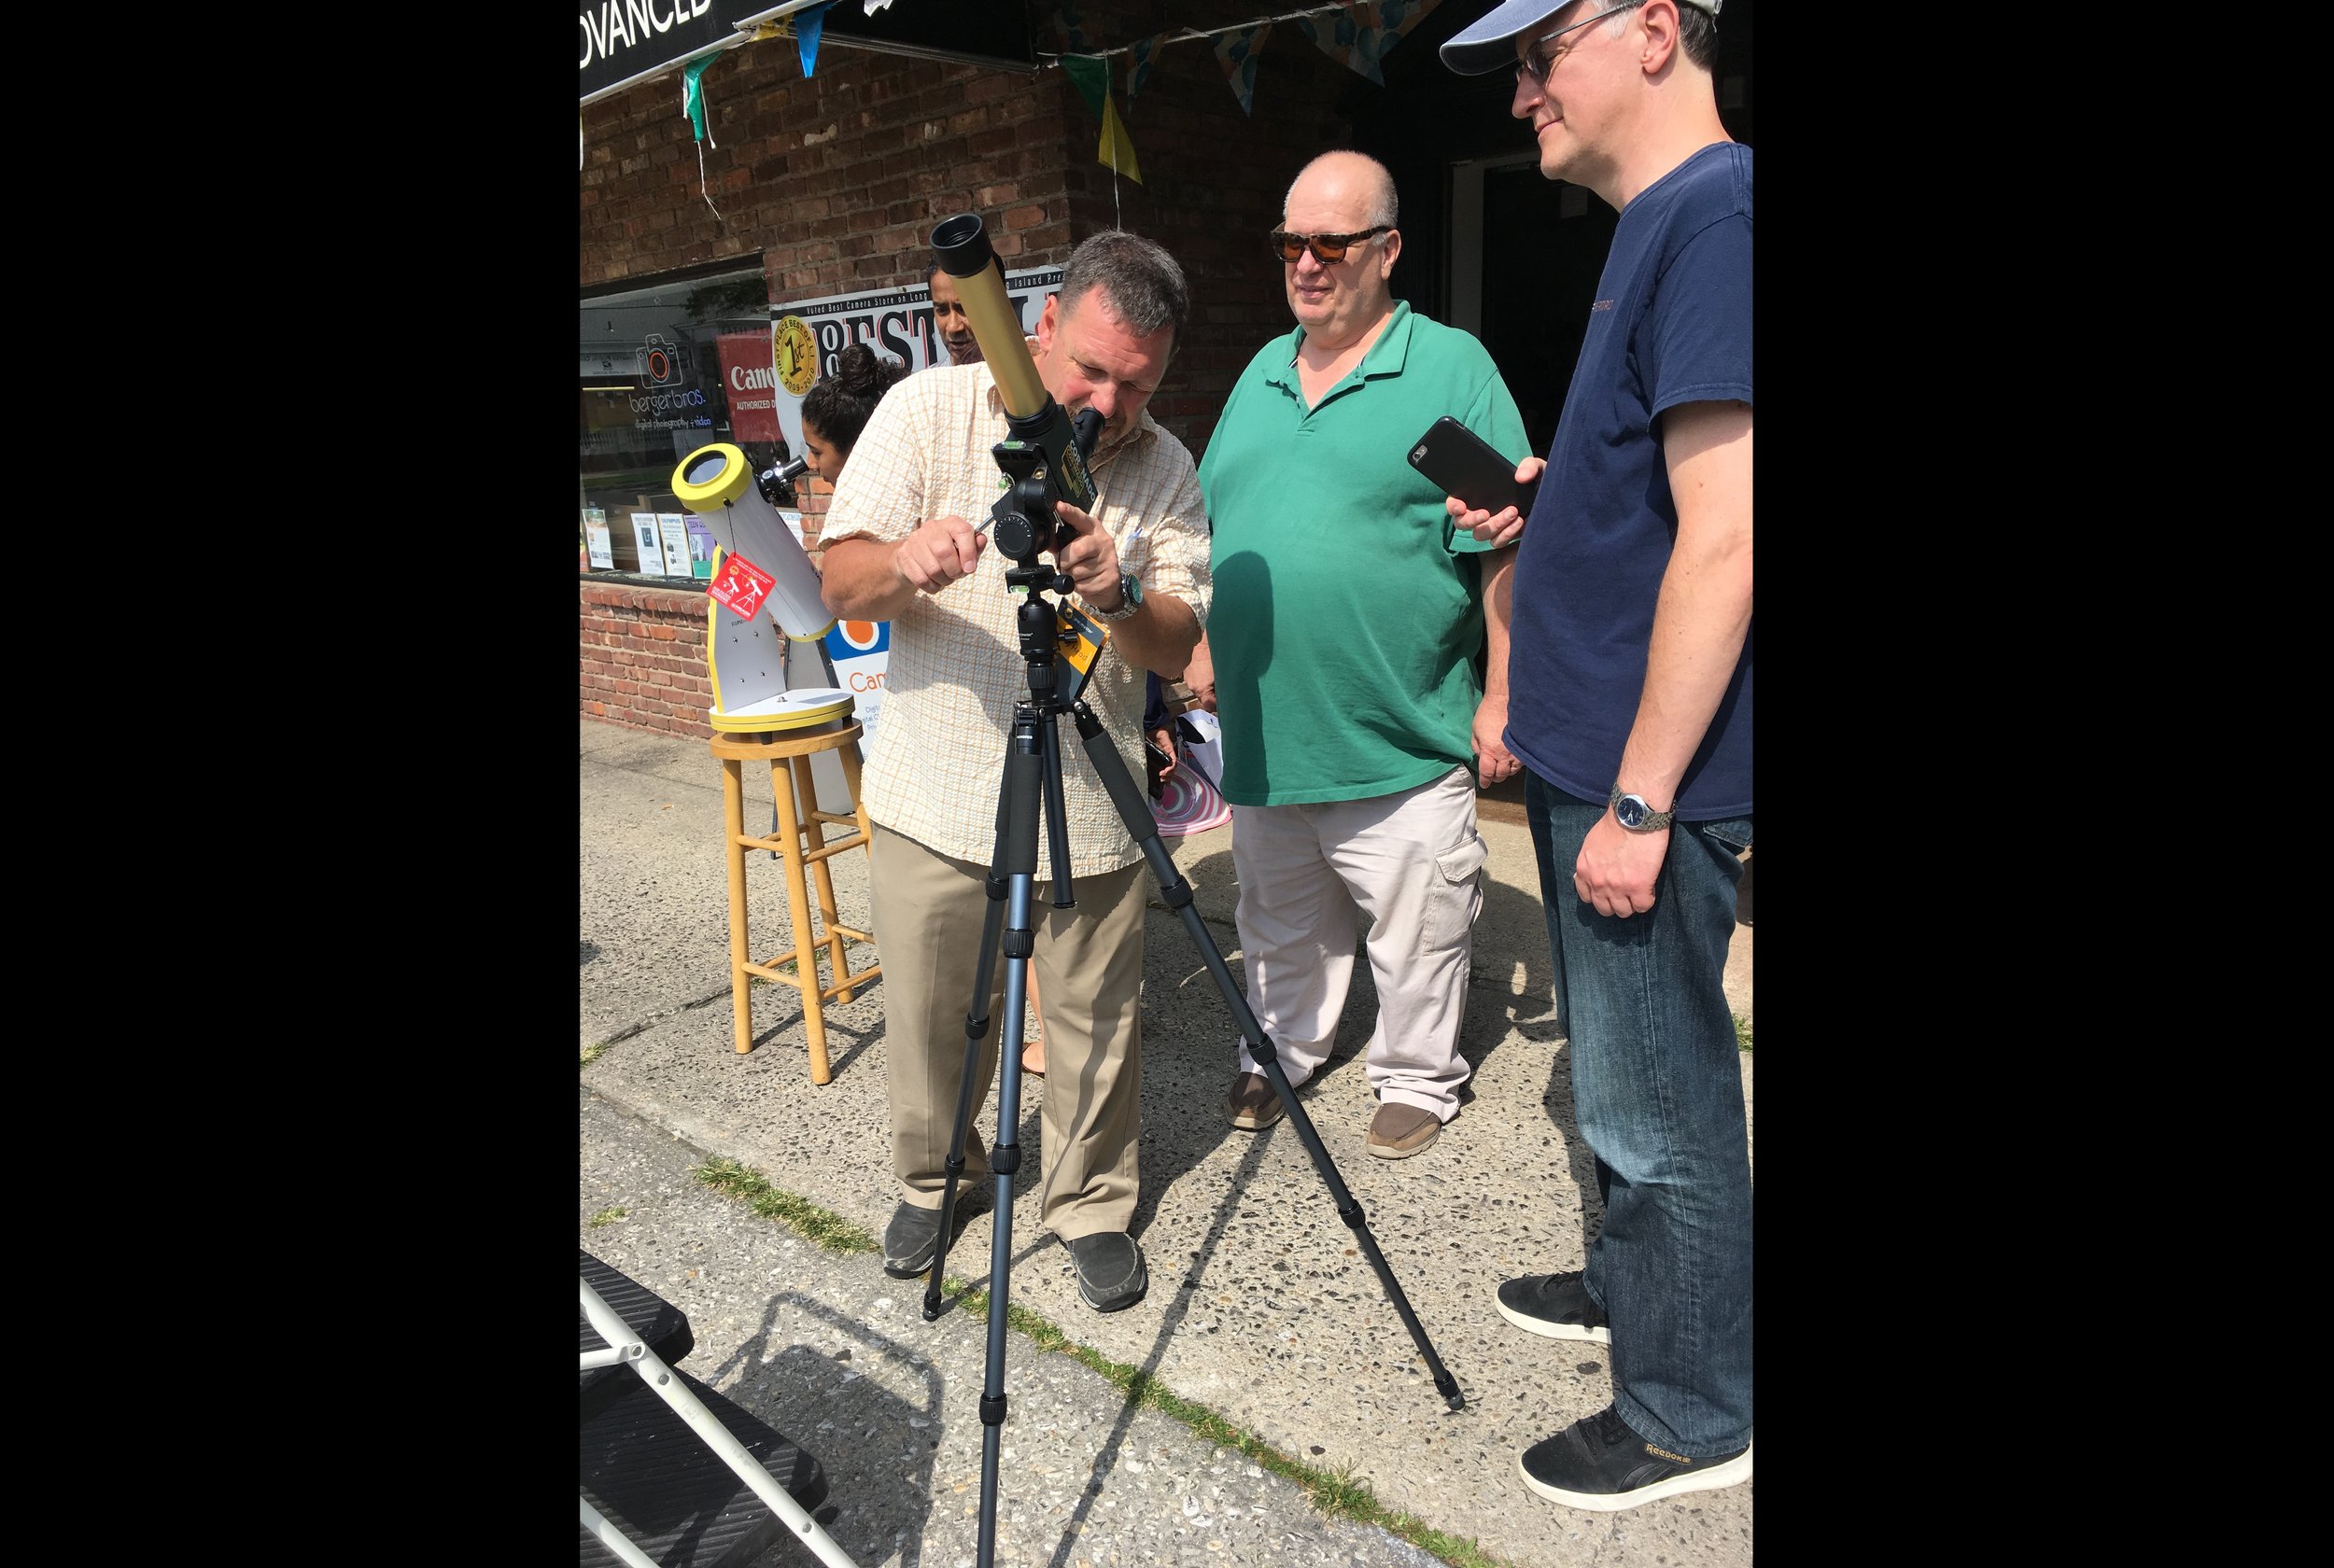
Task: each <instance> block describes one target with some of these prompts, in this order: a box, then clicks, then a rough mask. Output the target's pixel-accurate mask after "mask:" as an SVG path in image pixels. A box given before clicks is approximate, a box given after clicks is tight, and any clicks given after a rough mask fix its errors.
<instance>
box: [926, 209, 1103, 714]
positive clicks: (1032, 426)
mask: <svg viewBox="0 0 2334 1568" xmlns="http://www.w3.org/2000/svg"><path fill="white" fill-rule="evenodd" d="M932 259H933V262H934V264H935V266H937V267H938V268H939V269H940V270H941V271H942V272H944V273H948V274H949V276H950V277H952V278H954V279H955V280H956V286H957V292H958V293H959V294H960V295H962V296H963V301H964V315H965V319H966V320H967V321H969V322H970V323H971V325H972V329H973V337H974V339H975V340H976V341H977V342H978V343H979V344H980V353H981V357H982V359H984V360H985V361H986V362H987V363H988V365H989V369H990V371H991V372H992V373H993V374H994V375H995V376H996V378H997V395H998V396H999V398H1001V399H1003V400H1004V402H1005V428H1006V430H1007V431H1008V432H1010V433H1009V434H1008V435H1007V437H1006V439H1005V440H1004V441H999V442H998V443H997V444H996V445H995V446H993V447H991V449H990V452H991V455H993V456H994V457H995V458H996V460H997V467H999V468H1001V469H1004V470H1005V477H1006V480H1007V482H1008V483H1006V485H1005V494H1004V495H1002V496H1000V497H997V502H996V505H994V506H993V507H991V508H990V510H989V524H990V533H989V537H990V539H991V540H992V541H994V543H995V544H996V547H997V548H998V549H999V550H1002V551H1003V552H1005V553H1006V554H1007V555H1010V556H1011V557H1013V560H1014V563H1015V564H1014V565H1013V566H1011V567H1007V568H1005V581H1006V582H1007V583H1008V584H1009V585H1011V586H1013V587H1016V588H1022V589H1025V590H1027V597H1026V598H1025V599H1024V600H1023V602H1022V605H1021V608H1020V609H1019V612H1018V623H1019V633H1020V643H1021V657H1022V659H1023V660H1024V661H1025V662H1026V663H1027V664H1028V665H1029V666H1030V672H1029V677H1030V693H1031V694H1032V695H1033V696H1034V697H1035V698H1036V699H1037V700H1038V702H1039V703H1040V704H1041V705H1045V706H1060V707H1067V706H1068V704H1069V702H1070V700H1071V697H1070V695H1068V694H1065V695H1062V696H1060V697H1059V698H1057V696H1056V693H1055V691H1054V675H1053V662H1054V649H1055V646H1056V644H1057V643H1069V644H1072V645H1073V646H1074V647H1078V648H1083V646H1084V644H1085V642H1086V641H1087V640H1088V638H1087V635H1086V633H1085V632H1083V631H1082V630H1081V629H1080V628H1079V627H1078V626H1077V625H1076V624H1075V623H1072V622H1070V620H1069V619H1068V618H1067V617H1066V616H1062V615H1060V613H1059V612H1058V611H1057V610H1056V609H1055V608H1054V607H1053V606H1052V605H1051V604H1049V603H1047V601H1046V600H1045V599H1044V598H1043V597H1042V595H1044V594H1046V593H1047V592H1052V593H1055V594H1067V593H1069V592H1070V591H1071V586H1072V585H1071V582H1070V580H1069V579H1068V578H1067V577H1064V576H1062V574H1061V573H1059V572H1058V571H1056V570H1055V569H1054V568H1053V567H1049V566H1047V565H1045V564H1044V563H1042V562H1040V561H1039V560H1038V559H1037V557H1038V556H1039V555H1040V554H1043V553H1047V552H1050V551H1054V550H1056V549H1058V548H1059V547H1060V546H1061V545H1062V544H1063V543H1065V542H1066V541H1067V539H1068V538H1069V530H1068V529H1066V528H1065V527H1063V526H1062V520H1061V519H1060V518H1059V517H1057V516H1056V515H1055V513H1054V504H1055V503H1056V502H1057V501H1067V502H1069V503H1070V505H1072V506H1074V507H1076V508H1077V509H1078V510H1079V511H1092V510H1093V507H1094V501H1095V496H1096V492H1095V489H1094V481H1093V477H1092V476H1091V475H1090V474H1089V473H1088V472H1087V470H1086V457H1087V455H1088V454H1089V453H1090V452H1091V451H1092V450H1093V449H1094V441H1095V438H1096V437H1097V436H1098V435H1099V434H1100V433H1101V431H1102V427H1103V416H1102V414H1101V413H1099V412H1098V411H1096V410H1094V409H1086V410H1084V411H1082V412H1081V413H1079V414H1078V415H1077V417H1076V419H1072V418H1071V417H1070V416H1069V415H1068V414H1067V413H1064V412H1063V410H1062V405H1061V404H1060V403H1057V402H1055V401H1054V399H1053V394H1052V393H1050V392H1048V391H1047V390H1046V384H1045V383H1044V382H1043V381H1042V380H1040V379H1039V378H1038V374H1037V366H1036V363H1035V362H1034V361H1033V360H1032V359H1031V358H1030V357H1029V344H1028V343H1026V342H1024V341H1023V339H1022V337H1021V322H1020V317H1019V316H1018V315H1015V314H1014V311H1013V302H1012V301H1011V299H1010V298H1008V297H1007V295H1006V294H1005V275H1004V273H1003V272H1002V271H1001V270H1000V269H999V268H998V267H997V265H996V252H995V251H994V250H992V249H991V247H990V245H989V235H988V231H986V230H985V229H983V228H982V226H981V221H980V215H979V214H977V213H963V214H960V215H958V216H957V217H951V218H949V219H948V220H947V221H946V222H944V223H942V224H941V225H940V226H939V227H938V228H936V229H935V230H934V231H932ZM1092 640H1093V642H1094V645H1095V647H1097V648H1099V646H1100V641H1101V639H1100V638H1099V637H1097V638H1093V639H1092ZM1090 663H1091V654H1090V653H1089V655H1088V658H1087V660H1086V662H1085V663H1082V664H1080V665H1079V669H1080V671H1081V672H1082V671H1083V670H1084V669H1085V667H1086V665H1087V664H1090ZM1075 688H1076V682H1075V681H1074V682H1073V694H1074V693H1075Z"/></svg>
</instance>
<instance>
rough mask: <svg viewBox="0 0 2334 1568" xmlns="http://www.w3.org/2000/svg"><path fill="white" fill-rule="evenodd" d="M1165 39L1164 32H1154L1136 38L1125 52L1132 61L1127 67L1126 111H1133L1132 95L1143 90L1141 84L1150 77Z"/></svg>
mask: <svg viewBox="0 0 2334 1568" xmlns="http://www.w3.org/2000/svg"><path fill="white" fill-rule="evenodd" d="M1166 41H1167V35H1166V34H1164V33H1154V34H1152V35H1150V36H1149V37H1147V38H1137V39H1135V40H1134V43H1133V44H1132V47H1130V48H1129V49H1128V50H1127V52H1128V53H1129V54H1131V55H1132V56H1133V57H1134V58H1133V63H1132V64H1130V65H1129V66H1128V67H1127V112H1128V113H1129V114H1132V113H1133V112H1134V95H1135V94H1136V93H1138V92H1140V91H1143V84H1144V83H1145V82H1146V81H1148V80H1150V79H1151V67H1152V65H1154V64H1156V63H1158V60H1159V50H1160V45H1162V44H1164V43H1165V42H1166Z"/></svg>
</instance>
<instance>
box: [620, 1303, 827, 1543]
mask: <svg viewBox="0 0 2334 1568" xmlns="http://www.w3.org/2000/svg"><path fill="white" fill-rule="evenodd" d="M576 1283H577V1284H578V1285H579V1286H581V1287H582V1290H583V1298H582V1299H583V1315H584V1316H585V1317H586V1318H588V1319H590V1320H591V1324H592V1327H593V1328H595V1329H597V1330H598V1333H599V1337H601V1338H602V1339H605V1340H607V1341H608V1349H606V1350H604V1351H583V1352H582V1361H581V1365H580V1366H579V1367H578V1370H579V1371H584V1372H588V1371H590V1370H591V1369H592V1368H594V1367H596V1366H618V1365H626V1366H630V1367H631V1368H632V1370H633V1371H635V1372H638V1373H639V1374H640V1379H641V1380H642V1381H644V1382H645V1383H647V1384H648V1386H649V1387H650V1388H652V1389H654V1390H655V1391H656V1393H657V1396H658V1397H659V1398H661V1399H663V1400H664V1402H665V1403H666V1404H668V1405H669V1406H671V1407H672V1408H673V1413H674V1414H675V1415H678V1416H679V1417H680V1418H681V1419H682V1421H687V1422H688V1423H689V1429H690V1430H691V1431H693V1432H695V1433H696V1435H697V1436H698V1438H699V1439H700V1440H702V1441H703V1442H704V1444H705V1446H706V1447H707V1448H709V1449H712V1450H713V1451H714V1452H715V1453H716V1454H719V1455H720V1456H721V1457H722V1459H723V1460H724V1462H725V1463H727V1464H728V1465H729V1467H730V1469H732V1470H734V1471H736V1472H737V1473H738V1479H739V1480H741V1481H743V1482H745V1483H746V1485H748V1486H750V1487H752V1489H753V1494H754V1495H755V1496H756V1497H759V1498H760V1499H762V1501H763V1502H765V1503H767V1504H768V1505H770V1506H771V1508H773V1509H774V1510H776V1512H777V1514H778V1517H779V1518H780V1519H784V1520H785V1521H786V1524H787V1528H789V1529H791V1530H792V1531H794V1533H795V1534H796V1535H798V1536H800V1537H801V1538H802V1540H803V1543H804V1544H805V1545H806V1546H808V1547H809V1548H810V1549H811V1551H812V1552H814V1553H816V1554H817V1556H818V1559H819V1561H822V1562H824V1563H826V1564H828V1565H829V1568H859V1564H858V1563H856V1562H854V1561H851V1555H850V1554H849V1553H848V1552H846V1551H844V1550H843V1548H842V1547H839V1546H837V1545H836V1544H835V1537H833V1536H832V1535H829V1534H828V1533H826V1532H825V1531H824V1530H823V1529H822V1528H821V1527H820V1525H819V1521H818V1520H817V1519H812V1518H811V1517H810V1513H809V1510H808V1509H807V1508H805V1507H804V1506H803V1505H801V1504H799V1503H797V1502H795V1501H794V1496H793V1494H792V1493H790V1492H788V1491H787V1490H786V1489H785V1488H784V1487H782V1486H780V1485H779V1484H778V1482H777V1481H776V1480H774V1479H772V1478H771V1476H770V1473H769V1471H768V1470H766V1469H765V1468H764V1467H763V1464H762V1462H761V1461H760V1460H758V1459H756V1458H754V1457H753V1454H752V1451H751V1450H750V1449H747V1447H746V1446H745V1445H744V1444H743V1443H740V1442H739V1441H738V1439H737V1437H736V1436H735V1435H733V1434H732V1433H731V1432H730V1430H729V1428H727V1427H725V1426H724V1425H723V1424H722V1423H721V1421H720V1420H719V1418H717V1417H716V1416H715V1415H714V1414H713V1412H712V1411H710V1410H709V1409H707V1408H706V1407H705V1402H704V1401H703V1400H701V1399H699V1398H698V1397H697V1396H696V1394H694V1393H690V1392H689V1390H688V1387H687V1385H685V1384H683V1383H682V1380H681V1379H679V1378H677V1377H675V1376H674V1375H673V1369H672V1368H671V1367H669V1366H668V1365H665V1363H664V1361H663V1360H662V1359H661V1358H659V1357H658V1355H657V1354H656V1352H655V1351H652V1350H650V1349H649V1348H648V1345H647V1342H646V1341H644V1340H643V1339H641V1337H640V1336H639V1335H637V1334H635V1333H633V1332H632V1330H631V1329H630V1327H628V1326H627V1325H626V1323H625V1321H624V1320H623V1319H622V1318H620V1317H618V1316H617V1315H616V1312H615V1309H613V1308H612V1307H610V1306H609V1305H608V1303H607V1302H605V1301H603V1300H601V1299H600V1295H599V1292H598V1291H596V1290H594V1289H593V1288H592V1282H591V1281H589V1280H578V1281H576ZM576 1501H577V1503H578V1504H579V1505H580V1506H581V1507H582V1509H583V1516H582V1518H583V1528H584V1529H586V1530H588V1531H590V1532H591V1533H592V1534H593V1536H594V1537H595V1538H596V1539H598V1542H599V1543H600V1544H601V1545H602V1546H604V1547H607V1548H608V1549H609V1550H610V1551H612V1552H614V1553H615V1554H616V1555H617V1556H618V1557H620V1558H622V1559H624V1561H626V1563H627V1564H629V1565H630V1568H657V1565H656V1562H655V1561H654V1559H652V1558H650V1557H649V1555H648V1554H647V1553H646V1552H643V1551H642V1550H640V1547H636V1546H634V1545H633V1544H632V1541H631V1539H630V1537H628V1536H626V1534H625V1533H624V1532H623V1531H621V1530H619V1529H617V1528H616V1527H615V1526H614V1525H613V1524H612V1523H610V1522H609V1521H608V1519H606V1518H605V1517H603V1516H602V1515H601V1513H600V1511H599V1510H598V1509H597V1508H595V1507H593V1506H592V1505H591V1503H590V1501H589V1500H588V1499H585V1498H582V1497H579V1498H577V1499H576Z"/></svg>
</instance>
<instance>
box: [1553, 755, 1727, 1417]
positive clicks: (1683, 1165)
mask: <svg viewBox="0 0 2334 1568" xmlns="http://www.w3.org/2000/svg"><path fill="white" fill-rule="evenodd" d="M1524 810H1525V816H1526V819H1527V820H1528V821H1529V822H1530V824H1531V829H1532V845H1533V847H1534V848H1535V849H1536V850H1537V851H1538V853H1539V859H1540V900H1541V902H1542V903H1543V904H1544V905H1545V907H1546V911H1547V916H1548V945H1549V951H1550V955H1551V958H1552V959H1553V960H1554V972H1555V977H1556V986H1555V990H1556V1015H1557V1016H1558V1018H1559V1019H1561V1020H1563V1021H1564V1023H1565V1024H1566V1026H1567V1028H1568V1031H1569V1033H1570V1036H1571V1046H1570V1049H1571V1054H1572V1099H1573V1108H1574V1112H1575V1113H1576V1115H1577V1116H1578V1119H1579V1124H1580V1129H1581V1137H1582V1140H1583V1141H1586V1143H1587V1144H1588V1147H1589V1151H1590V1153H1592V1154H1593V1155H1596V1189H1597V1192H1598V1193H1599V1194H1600V1195H1601V1196H1602V1197H1603V1198H1604V1203H1605V1225H1604V1230H1603V1231H1602V1233H1601V1234H1599V1235H1598V1237H1597V1238H1596V1244H1595V1245H1594V1246H1592V1247H1591V1248H1590V1249H1589V1253H1588V1278H1587V1280H1586V1281H1585V1283H1586V1286H1587V1289H1588V1294H1589V1295H1590V1296H1591V1297H1593V1298H1594V1299H1595V1300H1596V1302H1597V1303H1598V1304H1599V1305H1600V1306H1602V1307H1603V1308H1604V1309H1605V1312H1606V1315H1607V1317H1608V1318H1609V1319H1610V1325H1611V1333H1612V1388H1613V1404H1614V1406H1615V1407H1617V1408H1618V1409H1619V1411H1620V1413H1621V1419H1622V1420H1624V1421H1627V1422H1628V1423H1629V1426H1630V1428H1631V1429H1632V1430H1633V1431H1635V1432H1636V1433H1637V1434H1638V1435H1639V1436H1642V1437H1645V1438H1649V1439H1651V1440H1652V1441H1653V1442H1655V1443H1658V1444H1660V1445H1661V1446H1663V1447H1664V1448H1669V1449H1676V1450H1677V1451H1678V1452H1680V1453H1682V1454H1685V1455H1687V1456H1688V1457H1690V1458H1694V1459H1708V1458H1711V1457H1714V1456H1716V1455H1719V1454H1725V1453H1732V1452H1734V1451H1736V1449H1741V1448H1742V1447H1743V1446H1744V1445H1745V1444H1747V1443H1748V1442H1750V1131H1749V1127H1748V1124H1747V1123H1746V1121H1745V1119H1744V1116H1743V1108H1742V1064H1741V1061H1740V1059H1739V1049H1740V1048H1739V1047H1738V1046H1737V1045H1736V1041H1735V1024H1734V1014H1733V1012H1732V1010H1731V1009H1730V1008H1729V1007H1728V1006H1727V1003H1726V987H1725V976H1726V946H1727V944H1728V943H1729V942H1730V941H1731V940H1732V939H1733V936H1734V930H1735V885H1736V883H1737V882H1739V881H1740V880H1741V877H1742V865H1741V862H1740V861H1739V860H1737V859H1736V857H1737V856H1738V855H1740V854H1741V852H1742V850H1743V849H1744V848H1746V847H1749V845H1750V818H1748V817H1738V818H1732V819H1727V820H1724V821H1716V822H1680V823H1678V824H1676V825H1675V826H1673V827H1672V828H1671V829H1670V832H1669V852H1668V855H1667V856H1666V858H1665V859H1664V861H1662V870H1661V877H1660V880H1659V881H1658V882H1656V883H1655V885H1654V898H1653V907H1652V910H1651V911H1650V912H1649V913H1647V914H1643V915H1633V916H1631V917H1629V918H1627V919H1625V920H1624V919H1616V918H1613V917H1609V916H1604V915H1599V914H1597V913H1596V905H1595V904H1593V903H1582V900H1581V896H1580V894H1579V893H1578V892H1576V891H1575V890H1574V889H1573V886H1572V868H1573V866H1574V864H1575V863H1576V862H1577V861H1578V860H1579V858H1580V853H1581V845H1582V841H1583V840H1585V839H1586V838H1587V837H1588V833H1589V830H1590V829H1591V828H1594V827H1595V826H1596V823H1597V821H1598V819H1601V818H1602V817H1603V816H1604V815H1605V804H1604V802H1602V801H1583V800H1581V799H1579V798H1577V797H1576V796H1573V795H1570V794H1568V793H1566V792H1565V791H1561V790H1558V789H1556V788H1555V787H1554V786H1553V785H1551V784H1549V783H1548V782H1547V781H1546V780H1544V779H1542V778H1540V777H1539V776H1538V775H1537V774H1532V773H1530V772H1529V771H1528V770H1527V771H1526V777H1525V781H1524Z"/></svg>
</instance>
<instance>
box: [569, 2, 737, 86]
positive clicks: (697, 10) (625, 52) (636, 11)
mask: <svg viewBox="0 0 2334 1568" xmlns="http://www.w3.org/2000/svg"><path fill="white" fill-rule="evenodd" d="M750 14H752V12H751V9H750V7H745V6H740V5H738V4H735V3H734V0H724V3H723V4H721V5H716V4H714V0H576V6H575V19H576V21H578V22H579V23H580V24H581V25H582V29H583V39H582V41H581V43H580V45H579V47H578V49H577V51H576V52H577V53H578V54H579V55H580V56H581V58H582V63H583V94H582V102H584V103H589V102H590V101H591V99H592V96H593V95H594V94H595V93H601V92H605V91H608V90H609V89H610V88H612V87H618V86H621V85H623V84H624V83H626V82H627V81H630V80H632V79H633V78H634V77H645V76H648V75H651V74H652V73H654V72H657V71H661V70H665V69H667V68H668V67H670V66H674V65H680V64H683V63H687V62H688V61H692V60H695V59H696V57H697V56H698V55H700V54H703V53H704V52H705V51H706V50H708V49H715V48H718V47H719V46H721V45H723V44H726V43H729V42H731V41H733V40H734V39H736V38H737V36H738V29H737V27H736V26H735V24H734V23H735V19H736V18H737V17H738V16H743V15H750Z"/></svg>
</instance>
